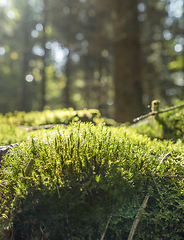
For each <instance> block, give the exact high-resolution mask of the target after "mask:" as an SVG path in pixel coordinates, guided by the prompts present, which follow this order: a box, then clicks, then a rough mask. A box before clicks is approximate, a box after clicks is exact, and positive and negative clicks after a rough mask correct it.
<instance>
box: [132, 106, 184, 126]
mask: <svg viewBox="0 0 184 240" xmlns="http://www.w3.org/2000/svg"><path fill="white" fill-rule="evenodd" d="M181 107H184V104H181V105H178V106H173V107H170V108H167V109H163V110H160V111H152V112H150V113H148V114H145V115H142V116H140V117H137V118H134V119H133V122H138V121H140V120H143V119H145V118H147V117H150V116H154V115H158V114H160V113H164V112H168V111H171V110H174V109H176V108H181Z"/></svg>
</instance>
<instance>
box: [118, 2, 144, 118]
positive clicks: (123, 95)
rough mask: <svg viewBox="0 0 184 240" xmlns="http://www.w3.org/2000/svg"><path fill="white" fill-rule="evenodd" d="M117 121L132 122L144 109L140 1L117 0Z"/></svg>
mask: <svg viewBox="0 0 184 240" xmlns="http://www.w3.org/2000/svg"><path fill="white" fill-rule="evenodd" d="M114 3H115V4H116V6H115V9H116V10H115V12H114V18H115V25H114V84H115V101H114V103H115V120H116V121H118V122H127V121H128V122H131V121H132V120H133V118H135V117H137V116H139V115H140V114H141V113H142V112H143V105H142V82H141V68H142V64H141V49H140V43H139V22H138V18H137V0H124V1H121V0H115V2H114Z"/></svg>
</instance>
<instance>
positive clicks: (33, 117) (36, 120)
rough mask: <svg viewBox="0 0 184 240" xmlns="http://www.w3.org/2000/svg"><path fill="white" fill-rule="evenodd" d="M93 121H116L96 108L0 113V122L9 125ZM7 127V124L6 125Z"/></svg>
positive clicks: (98, 122)
mask: <svg viewBox="0 0 184 240" xmlns="http://www.w3.org/2000/svg"><path fill="white" fill-rule="evenodd" d="M77 121H82V122H93V123H95V124H101V123H105V124H106V125H109V126H111V125H112V126H115V125H117V123H116V122H115V121H114V120H113V119H108V118H103V117H101V114H100V112H99V111H98V110H97V109H84V110H78V111H75V110H74V109H73V108H69V109H57V110H53V111H51V110H44V111H42V112H40V111H32V112H29V113H26V112H19V111H15V112H14V113H6V114H5V115H2V114H1V115H0V122H1V123H3V124H8V125H10V126H15V125H16V126H18V125H25V126H39V125H44V124H66V125H67V124H69V123H71V122H77ZM8 128H9V126H8Z"/></svg>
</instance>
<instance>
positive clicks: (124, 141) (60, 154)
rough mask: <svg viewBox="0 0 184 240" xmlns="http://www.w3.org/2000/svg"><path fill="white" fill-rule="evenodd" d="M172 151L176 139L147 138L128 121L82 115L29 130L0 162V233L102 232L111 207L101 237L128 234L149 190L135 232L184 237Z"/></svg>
mask: <svg viewBox="0 0 184 240" xmlns="http://www.w3.org/2000/svg"><path fill="white" fill-rule="evenodd" d="M168 152H171V156H170V157H169V158H168V159H166V160H165V161H164V162H163V163H161V159H162V158H163V156H164V155H165V154H166V153H168ZM30 158H33V159H34V165H33V168H32V172H31V174H30V176H28V177H25V176H24V170H25V167H26V165H27V163H28V161H29V160H30ZM176 158H178V159H180V163H181V164H183V158H184V153H183V151H182V143H181V141H178V142H177V143H175V144H174V143H173V142H172V141H168V140H167V141H166V140H165V141H159V140H156V139H154V140H150V139H149V138H148V137H146V136H141V135H140V134H136V133H135V132H134V130H133V129H132V128H124V127H117V128H114V127H111V128H109V127H106V126H104V125H99V126H94V125H93V124H91V123H81V122H80V123H73V124H70V125H69V126H67V127H64V126H60V127H56V128H54V129H52V130H47V131H46V130H39V131H36V132H33V133H32V136H31V137H30V138H28V139H27V141H26V142H25V143H22V144H21V145H20V146H19V147H14V148H12V150H11V151H10V152H9V154H8V155H7V156H6V158H5V159H4V161H3V166H2V169H1V170H0V179H1V182H0V199H1V204H0V206H1V217H0V226H1V228H3V229H4V230H3V231H2V233H1V238H2V239H3V236H5V235H8V234H9V235H11V233H12V232H13V236H14V238H15V239H49V238H51V239H58V238H59V239H100V237H101V236H102V234H103V232H104V230H105V226H106V223H107V221H108V219H109V216H110V215H111V214H112V220H111V222H110V225H109V227H108V229H107V232H106V239H127V237H128V233H129V231H130V228H131V225H132V223H133V220H134V216H135V214H136V212H137V210H138V209H139V207H140V205H141V203H142V201H143V199H144V197H145V195H146V194H149V196H150V199H149V201H148V206H147V208H146V209H145V213H144V214H143V216H142V218H141V222H140V223H139V226H138V228H137V230H136V235H135V236H134V239H150V240H151V239H183V237H184V236H183V202H184V198H183V187H184V186H183V180H182V179H183V167H181V166H180V165H178V164H176V162H175V160H174V159H176ZM22 177H25V178H26V183H25V184H23V183H22V182H21V179H22ZM176 227H177V228H176ZM3 234H4V235H3Z"/></svg>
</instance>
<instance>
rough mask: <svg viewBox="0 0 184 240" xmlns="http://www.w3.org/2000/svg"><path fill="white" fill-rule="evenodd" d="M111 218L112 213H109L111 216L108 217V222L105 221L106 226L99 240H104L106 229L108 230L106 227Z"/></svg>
mask: <svg viewBox="0 0 184 240" xmlns="http://www.w3.org/2000/svg"><path fill="white" fill-rule="evenodd" d="M111 218H112V213H111V215H110V217H109V219H108V221H107V224H106V226H105V231H104V232H103V234H102V237H101V238H100V240H103V239H104V237H105V233H106V231H107V228H108V226H109V223H110V221H111Z"/></svg>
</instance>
